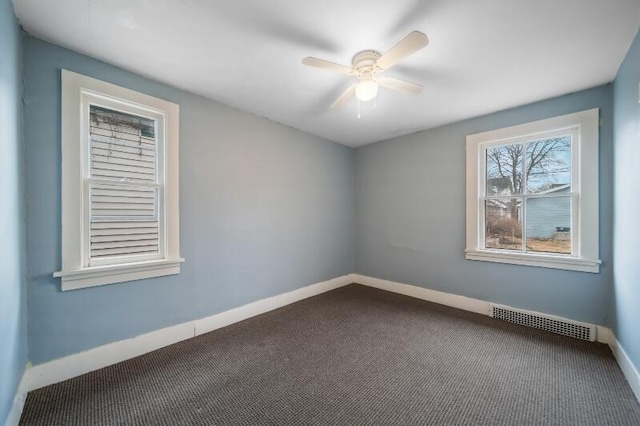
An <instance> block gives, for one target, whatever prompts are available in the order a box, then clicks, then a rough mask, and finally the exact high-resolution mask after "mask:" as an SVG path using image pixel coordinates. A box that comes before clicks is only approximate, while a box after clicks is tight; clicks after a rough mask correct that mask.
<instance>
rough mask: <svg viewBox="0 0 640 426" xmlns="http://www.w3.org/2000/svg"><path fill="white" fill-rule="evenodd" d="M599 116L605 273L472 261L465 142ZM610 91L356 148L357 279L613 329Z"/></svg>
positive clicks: (599, 90) (572, 96)
mask: <svg viewBox="0 0 640 426" xmlns="http://www.w3.org/2000/svg"><path fill="white" fill-rule="evenodd" d="M590 108H601V110H600V114H601V118H602V126H601V128H600V154H601V155H600V201H601V207H600V257H601V259H602V260H603V262H604V265H603V266H602V269H601V273H600V274H589V273H581V272H570V271H561V270H553V269H545V268H535V267H526V266H515V265H506V264H496V263H489V262H479V261H469V260H465V258H464V249H465V138H466V136H467V135H469V134H473V133H478V132H483V131H488V130H493V129H498V128H502V127H506V126H512V125H516V124H521V123H525V122H529V121H534V120H539V119H543V118H549V117H554V116H557V115H562V114H568V113H573V112H577V111H582V110H586V109H590ZM612 114H613V111H612V87H611V85H607V86H603V87H598V88H594V89H591V90H587V91H583V92H579V93H574V94H570V95H567V96H562V97H559V98H555V99H551V100H547V101H543V102H538V103H535V104H531V105H526V106H523V107H519V108H514V109H510V110H507V111H502V112H498V113H495V114H491V115H487V116H483V117H479V118H474V119H470V120H466V121H462V122H459V123H455V124H451V125H448V126H444V127H440V128H436V129H433V130H429V131H425V132H420V133H416V134H412V135H409V136H404V137H401V138H398V139H393V140H389V141H384V142H380V143H376V144H373V145H368V146H364V147H361V148H358V149H357V150H356V154H355V193H356V198H355V199H356V203H355V214H356V237H355V241H356V243H355V247H356V249H355V253H356V255H355V258H356V261H355V271H356V273H359V274H364V275H369V276H373V277H377V278H382V279H388V280H392V281H398V282H401V283H407V284H414V285H419V286H422V287H425V288H429V289H434V290H440V291H445V292H448V293H454V294H460V295H464V296H468V297H474V298H478V299H481V300H487V301H492V302H498V303H504V304H508V305H511V306H514V307H520V308H526V309H532V310H536V311H540V312H546V313H550V314H555V315H561V316H564V317H568V318H573V319H576V320H582V321H589V322H593V323H598V324H606V323H607V320H608V318H607V316H608V312H609V303H610V299H611V292H610V286H611V279H612V271H611V270H612V268H611V260H612V254H611V216H612V208H611V206H612V195H611V193H612V191H611V190H612V155H613V154H612V119H613V116H612Z"/></svg>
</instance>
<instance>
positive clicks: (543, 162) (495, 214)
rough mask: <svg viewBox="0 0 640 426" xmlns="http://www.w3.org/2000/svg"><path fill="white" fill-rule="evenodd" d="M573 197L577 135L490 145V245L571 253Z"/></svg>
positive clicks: (487, 242) (487, 204)
mask: <svg viewBox="0 0 640 426" xmlns="http://www.w3.org/2000/svg"><path fill="white" fill-rule="evenodd" d="M570 200H571V136H568V135H567V136H560V137H554V138H546V139H540V140H533V141H529V142H525V143H517V144H510V145H500V146H495V147H491V148H487V150H486V193H485V205H484V208H485V231H486V232H485V235H486V238H485V246H486V247H487V248H496V249H510V250H518V251H522V250H523V247H522V240H523V238H525V237H524V236H525V235H526V248H525V249H526V251H539V252H550V253H563V254H570V253H571V232H570V230H571V212H570V209H571V202H570ZM525 206H526V207H525Z"/></svg>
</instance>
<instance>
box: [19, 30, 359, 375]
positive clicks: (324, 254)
mask: <svg viewBox="0 0 640 426" xmlns="http://www.w3.org/2000/svg"><path fill="white" fill-rule="evenodd" d="M24 66H25V102H26V103H25V124H26V127H25V143H26V167H27V174H26V185H27V202H28V204H27V228H28V235H27V253H28V258H29V267H28V277H27V278H28V294H29V321H30V323H29V342H30V355H31V360H32V361H33V363H34V364H38V363H42V362H44V361H47V360H51V359H54V358H58V357H61V356H64V355H67V354H71V353H75V352H78V351H82V350H85V349H89V348H91V347H95V346H98V345H102V344H106V343H109V342H113V341H117V340H121V339H125V338H128V337H132V336H135V335H138V334H141V333H145V332H149V331H152V330H155V329H159V328H162V327H166V326H170V325H174V324H178V323H181V322H184V321H188V320H192V319H195V318H201V317H205V316H208V315H213V314H215V313H218V312H222V311H225V310H228V309H231V308H234V307H238V306H241V305H244V304H247V303H250V302H253V301H256V300H259V299H262V298H265V297H269V296H274V295H277V294H280V293H284V292H287V291H291V290H294V289H296V288H299V287H303V286H306V285H309V284H313V283H317V282H320V281H325V280H328V279H331V278H334V277H338V276H341V275H345V274H348V273H350V272H352V269H353V255H352V253H353V164H352V163H353V158H352V153H353V152H352V150H351V149H350V148H347V147H344V146H342V145H338V144H335V143H333V142H329V141H326V140H323V139H320V138H318V137H315V136H312V135H309V134H306V133H303V132H300V131H297V130H294V129H292V128H289V127H285V126H282V125H280V124H276V123H274V122H271V121H268V120H265V119H261V118H258V117H256V116H253V115H250V114H247V113H244V112H241V111H238V110H235V109H232V108H229V107H226V106H224V105H221V104H219V103H217V102H213V101H210V100H207V99H204V98H202V97H199V96H196V95H193V94H189V93H186V92H183V91H180V90H178V89H175V88H172V87H169V86H166V85H163V84H160V83H157V82H154V81H150V80H148V79H145V78H143V77H141V76H138V75H135V74H132V73H130V72H127V71H124V70H122V69H119V68H116V67H113V66H111V65H107V64H105V63H102V62H99V61H97V60H94V59H91V58H89V57H86V56H83V55H81V54H78V53H74V52H71V51H69V50H65V49H63V48H61V47H57V46H54V45H52V44H48V43H46V42H43V41H40V40H38V39H35V38H31V37H26V38H25V41H24ZM61 68H66V69H69V70H71V71H75V72H78V73H81V74H85V75H88V76H91V77H95V78H98V79H102V80H105V81H108V82H111V83H115V84H118V85H121V86H124V87H127V88H130V89H134V90H137V91H141V92H144V93H147V94H150V95H152V96H156V97H160V98H163V99H167V100H169V101H172V102H175V103H178V104H179V105H180V112H181V116H180V226H181V229H180V231H181V238H180V241H181V249H182V255H183V257H184V258H185V259H186V262H185V263H184V264H183V268H182V273H181V274H180V275H178V276H171V277H164V278H159V279H150V280H142V281H134V282H129V283H122V284H114V285H107V286H102V287H94V288H89V289H82V290H76V291H69V292H64V293H62V292H60V284H59V282H58V280H57V279H54V278H52V276H51V274H52V273H53V272H54V271H56V270H58V269H59V268H60V266H61V253H60V241H61V240H60V235H61V229H60V167H61V165H60V69H61ZM211 78H212V79H215V78H216V77H215V76H211Z"/></svg>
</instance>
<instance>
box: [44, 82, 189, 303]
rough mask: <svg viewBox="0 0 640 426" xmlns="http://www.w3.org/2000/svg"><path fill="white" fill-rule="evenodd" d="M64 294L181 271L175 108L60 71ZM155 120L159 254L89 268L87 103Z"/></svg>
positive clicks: (176, 115) (178, 110)
mask: <svg viewBox="0 0 640 426" xmlns="http://www.w3.org/2000/svg"><path fill="white" fill-rule="evenodd" d="M61 95H62V105H61V106H62V110H61V115H62V117H61V118H62V128H61V133H62V134H61V137H62V270H61V271H58V272H55V273H54V274H53V275H54V277H60V278H61V283H62V290H63V291H64V290H74V289H79V288H84V287H92V286H97V285H104V284H113V283H119V282H125V281H132V280H138V279H144V278H153V277H160V276H166V275H174V274H179V273H180V265H181V263H182V262H183V261H184V259H182V258H181V257H180V229H179V194H178V178H179V172H178V165H179V158H178V154H179V140H178V139H179V134H178V133H179V115H180V109H179V106H178V105H176V104H174V103H171V102H168V101H165V100H162V99H158V98H154V97H152V96H148V95H145V94H142V93H138V92H135V91H133V90H129V89H125V88H123V87H119V86H116V85H114V84H110V83H106V82H104V81H100V80H97V79H94V78H90V77H86V76H83V75H80V74H77V73H74V72H71V71H67V70H62V94H61ZM90 104H97V105H100V106H103V107H107V108H111V109H116V110H119V111H122V112H126V113H130V114H134V115H138V116H144V117H147V118H151V119H154V120H156V121H157V122H158V123H160V124H159V125H158V129H160V131H159V132H158V135H157V143H158V152H157V171H158V186H159V188H160V189H159V195H158V215H159V217H160V220H159V224H158V226H159V241H158V243H159V253H158V254H157V255H152V256H149V255H146V256H140V257H139V258H137V259H136V258H135V256H132V257H131V258H123V259H122V260H121V261H120V262H118V263H113V261H101V262H100V261H98V262H96V261H95V260H94V261H93V262H92V263H91V265H89V260H90V256H89V248H90V240H89V229H90V214H89V199H88V194H89V191H88V185H89V182H90V176H89V170H90V155H89V154H90V152H89V129H88V128H87V123H88V122H89V105H90Z"/></svg>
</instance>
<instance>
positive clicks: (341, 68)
mask: <svg viewBox="0 0 640 426" xmlns="http://www.w3.org/2000/svg"><path fill="white" fill-rule="evenodd" d="M302 63H303V64H305V65H308V66H310V67H316V68H322V69H325V70H329V71H333V72H337V73H340V74H347V75H349V74H351V72H352V71H353V70H352V69H351V67H347V66H345V65H340V64H336V63H335V62H329V61H325V60H324V59H318V58H314V57H312V56H308V57H306V58H304V59H303V60H302Z"/></svg>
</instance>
